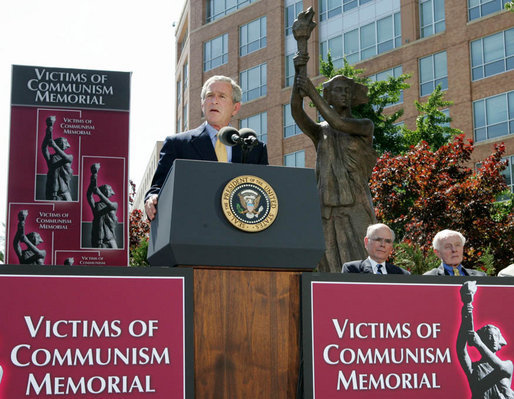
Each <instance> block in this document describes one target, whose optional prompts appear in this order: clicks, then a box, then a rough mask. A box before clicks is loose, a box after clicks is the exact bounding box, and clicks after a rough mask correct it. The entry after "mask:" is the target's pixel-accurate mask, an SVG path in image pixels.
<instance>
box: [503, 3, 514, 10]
mask: <svg viewBox="0 0 514 399" xmlns="http://www.w3.org/2000/svg"><path fill="white" fill-rule="evenodd" d="M505 9H506V10H509V11H514V1H508V2H507V3H505Z"/></svg>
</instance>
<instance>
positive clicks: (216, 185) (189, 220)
mask: <svg viewBox="0 0 514 399" xmlns="http://www.w3.org/2000/svg"><path fill="white" fill-rule="evenodd" d="M243 175H252V176H256V177H258V178H260V179H263V180H265V181H266V182H267V183H268V184H269V185H270V186H271V187H272V188H273V190H274V191H275V193H276V196H277V199H278V213H277V216H276V219H275V221H274V223H273V224H272V225H271V226H270V227H268V228H267V229H265V230H263V231H259V232H247V231H243V230H239V229H237V228H236V227H234V226H233V225H232V224H230V223H229V221H228V220H227V218H226V217H225V215H224V214H223V210H222V206H221V195H222V191H223V189H224V188H225V186H226V185H227V183H229V182H230V181H231V180H232V179H234V178H236V177H239V176H243ZM324 250H325V243H324V238H323V230H322V226H321V213H320V204H319V196H318V190H317V188H316V178H315V176H314V170H312V169H300V168H286V167H279V166H264V165H246V164H232V163H221V162H209V161H191V160H176V161H175V163H174V166H173V168H172V169H171V171H170V173H169V175H168V177H167V179H166V182H165V183H164V185H163V188H162V189H161V193H160V196H159V203H158V211H157V217H156V218H155V220H154V221H153V222H152V225H151V232H150V243H149V246H148V261H149V263H150V264H151V265H152V266H176V265H198V266H234V267H237V266H242V267H257V268H286V269H313V268H315V267H316V265H317V263H318V262H319V260H320V259H321V256H322V255H323V252H324Z"/></svg>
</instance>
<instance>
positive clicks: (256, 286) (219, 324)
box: [148, 160, 324, 399]
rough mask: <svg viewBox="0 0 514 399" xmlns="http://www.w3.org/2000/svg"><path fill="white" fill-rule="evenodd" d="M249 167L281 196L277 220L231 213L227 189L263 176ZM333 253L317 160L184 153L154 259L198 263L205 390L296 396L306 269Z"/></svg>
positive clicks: (153, 239) (169, 182)
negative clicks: (227, 158) (290, 163)
mask: <svg viewBox="0 0 514 399" xmlns="http://www.w3.org/2000/svg"><path fill="white" fill-rule="evenodd" d="M249 176H250V177H256V178H257V180H258V181H259V182H261V183H260V184H261V186H263V187H264V189H263V191H264V192H266V193H271V195H270V197H272V198H271V200H270V201H269V202H270V203H271V204H272V205H273V204H274V205H276V209H274V210H276V215H275V217H274V220H273V221H272V223H268V225H266V228H264V229H262V230H260V231H255V232H252V231H249V230H244V229H242V228H241V226H239V227H237V226H235V225H234V224H232V223H231V221H230V219H229V218H228V216H227V215H226V213H227V212H226V208H227V201H225V200H226V199H227V198H228V197H230V195H228V194H227V190H228V191H230V189H231V188H232V186H237V184H238V183H242V184H244V182H247V181H250V180H252V181H255V180H254V179H246V178H247V177H249ZM240 178H242V179H240ZM262 182H264V183H265V184H264V185H263V184H262ZM269 188H271V189H272V190H269ZM255 191H259V190H258V188H257V189H256V190H255ZM272 191H273V192H272ZM233 197H234V198H233V202H234V203H235V205H236V206H237V208H238V209H239V210H241V208H244V206H245V205H244V204H243V203H242V202H241V204H238V201H243V200H242V199H241V200H239V199H238V197H237V195H234V196H233ZM261 201H264V199H261ZM274 201H275V202H276V204H275V202H274ZM262 203H263V202H261V204H262ZM259 207H260V206H259ZM249 209H250V207H248V208H246V209H245V210H243V211H241V213H243V212H244V211H247V212H248V211H249ZM262 224H266V222H262ZM250 227H252V226H250ZM323 252H324V240H323V230H322V226H321V214H320V205H319V199H318V192H317V188H316V179H315V176H314V171H313V170H312V169H297V168H286V167H274V166H264V165H246V164H230V163H218V162H209V161H190V160H176V161H175V163H174V166H173V168H172V169H171V171H170V173H169V175H168V178H167V179H166V182H165V184H164V185H163V187H162V189H161V193H160V196H159V202H158V212H157V217H156V219H155V220H154V221H153V222H152V226H151V233H150V242H149V247H148V260H149V262H150V264H151V265H152V266H178V267H192V268H193V271H194V272H193V275H194V293H193V296H194V347H195V354H194V364H195V365H194V367H195V397H197V398H215V399H224V398H226V399H233V398H253V399H257V398H263V399H264V398H266V399H269V398H277V399H279V398H284V399H290V398H294V397H295V396H296V392H297V384H298V375H299V370H300V275H301V272H302V271H312V270H313V269H314V268H315V267H316V265H317V263H318V261H319V260H320V259H321V256H322V255H323Z"/></svg>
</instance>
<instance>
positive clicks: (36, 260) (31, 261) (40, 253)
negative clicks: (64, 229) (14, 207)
mask: <svg viewBox="0 0 514 399" xmlns="http://www.w3.org/2000/svg"><path fill="white" fill-rule="evenodd" d="M28 214H29V212H28V211H27V210H22V211H19V212H18V230H17V231H16V234H15V236H14V240H13V247H14V252H15V253H16V255H17V256H18V260H19V262H20V265H44V264H45V256H46V251H45V250H43V249H39V248H38V247H37V246H38V245H39V244H41V243H42V242H43V239H42V238H41V236H40V235H39V233H37V232H35V231H34V232H32V233H28V234H26V235H25V221H26V220H27V216H28ZM21 243H24V244H25V245H26V246H27V248H26V249H22V248H21Z"/></svg>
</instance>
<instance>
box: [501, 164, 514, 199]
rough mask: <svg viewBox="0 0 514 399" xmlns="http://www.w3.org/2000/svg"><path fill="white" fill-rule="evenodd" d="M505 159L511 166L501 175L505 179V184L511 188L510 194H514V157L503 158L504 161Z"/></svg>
mask: <svg viewBox="0 0 514 399" xmlns="http://www.w3.org/2000/svg"><path fill="white" fill-rule="evenodd" d="M503 159H504V160H507V161H508V162H509V164H508V165H507V167H506V168H505V169H504V170H503V171H502V172H501V173H502V175H503V176H504V177H505V183H507V186H509V190H510V192H511V193H514V155H511V156H510V157H506V158H502V160H503Z"/></svg>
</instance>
